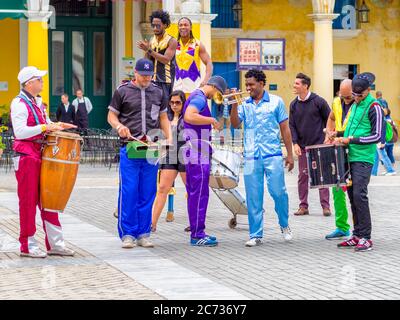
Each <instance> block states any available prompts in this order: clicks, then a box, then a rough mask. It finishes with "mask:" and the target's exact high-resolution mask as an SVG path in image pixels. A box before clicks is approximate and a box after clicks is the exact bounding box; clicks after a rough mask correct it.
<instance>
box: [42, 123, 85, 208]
mask: <svg viewBox="0 0 400 320" xmlns="http://www.w3.org/2000/svg"><path fill="white" fill-rule="evenodd" d="M82 141H83V139H82V138H81V136H79V135H78V134H75V133H70V132H63V131H56V132H53V133H50V134H48V135H47V136H46V143H45V145H44V148H43V152H42V166H41V172H40V202H41V205H42V207H43V208H44V209H45V210H47V211H56V212H62V211H64V209H65V207H66V205H67V202H68V200H69V197H70V195H71V192H72V189H73V187H74V185H75V181H76V176H77V174H78V166H79V160H80V157H81V143H82Z"/></svg>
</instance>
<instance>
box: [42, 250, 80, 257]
mask: <svg viewBox="0 0 400 320" xmlns="http://www.w3.org/2000/svg"><path fill="white" fill-rule="evenodd" d="M47 254H48V255H49V256H66V257H72V256H73V255H74V254H75V251H74V250H71V249H68V248H63V249H52V250H49V251H47Z"/></svg>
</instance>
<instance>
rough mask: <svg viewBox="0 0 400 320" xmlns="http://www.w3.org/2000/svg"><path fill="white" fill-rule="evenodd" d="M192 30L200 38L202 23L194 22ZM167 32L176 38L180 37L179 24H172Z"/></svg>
mask: <svg viewBox="0 0 400 320" xmlns="http://www.w3.org/2000/svg"><path fill="white" fill-rule="evenodd" d="M192 32H193V35H194V37H195V38H197V39H200V24H199V23H193V25H192ZM167 33H168V34H169V35H171V36H173V37H174V38H178V25H177V24H176V23H175V24H171V25H170V27H169V28H168V29H167Z"/></svg>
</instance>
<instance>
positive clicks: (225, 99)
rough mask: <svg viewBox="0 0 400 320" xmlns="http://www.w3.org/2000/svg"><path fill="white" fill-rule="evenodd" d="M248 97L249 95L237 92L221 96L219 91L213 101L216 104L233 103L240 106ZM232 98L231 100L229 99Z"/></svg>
mask: <svg viewBox="0 0 400 320" xmlns="http://www.w3.org/2000/svg"><path fill="white" fill-rule="evenodd" d="M248 97H249V93H247V92H243V91H238V92H234V93H229V94H224V95H223V94H221V93H220V92H219V91H218V92H217V93H216V94H215V95H214V97H213V100H214V102H215V103H216V104H223V105H231V104H234V103H237V104H242V103H243V102H244V101H245V100H246V99H247V98H248ZM230 98H233V99H230Z"/></svg>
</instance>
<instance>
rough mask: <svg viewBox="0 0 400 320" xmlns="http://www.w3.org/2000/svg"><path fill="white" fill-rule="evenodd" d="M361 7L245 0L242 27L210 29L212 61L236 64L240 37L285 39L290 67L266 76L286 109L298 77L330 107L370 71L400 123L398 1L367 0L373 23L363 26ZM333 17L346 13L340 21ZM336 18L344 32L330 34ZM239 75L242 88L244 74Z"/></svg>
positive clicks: (344, 3)
mask: <svg viewBox="0 0 400 320" xmlns="http://www.w3.org/2000/svg"><path fill="white" fill-rule="evenodd" d="M362 2H363V1H346V0H342V1H339V0H336V3H335V1H323V0H320V1H318V0H314V1H311V0H293V1H291V0H268V1H261V0H242V1H241V2H240V3H239V4H240V5H241V6H240V9H241V10H240V11H241V16H242V19H241V25H240V26H239V28H223V27H219V28H213V29H212V53H213V57H212V58H213V62H216V63H235V64H236V62H237V50H236V46H237V39H238V38H250V39H279V38H282V39H285V44H286V47H285V60H286V68H285V70H284V71H266V75H267V81H268V83H269V84H273V86H272V89H275V88H276V90H273V91H272V93H276V94H277V95H280V96H281V97H282V98H283V99H284V101H285V103H286V104H287V105H289V103H290V101H291V100H292V99H293V98H294V96H293V93H292V91H293V90H292V84H293V82H294V78H295V76H296V74H297V73H298V72H303V73H306V74H308V75H310V76H311V78H312V80H313V84H312V90H313V91H315V92H316V93H318V94H320V95H321V96H323V97H325V98H326V99H327V100H328V102H331V101H332V98H333V96H334V92H335V91H336V90H337V89H338V85H339V83H340V79H343V78H345V77H348V76H350V77H352V76H353V75H354V73H355V72H357V73H360V72H366V71H370V72H372V73H374V74H375V75H376V82H375V83H376V85H375V88H374V89H375V90H380V91H382V92H383V97H384V98H385V99H386V100H387V101H388V103H389V107H390V108H391V111H392V115H393V117H394V119H396V120H397V121H399V120H400V85H399V83H400V1H399V0H392V1H380V0H375V1H373V0H366V1H365V2H364V4H365V5H366V7H367V8H368V9H369V12H368V14H369V22H364V23H360V22H359V20H360V19H361V17H360V14H357V11H358V10H360V9H361V7H362V4H363V3H362ZM349 4H350V5H349ZM335 5H336V7H335ZM364 8H365V7H363V9H364ZM357 9H358V10H357ZM338 10H339V11H338ZM335 12H338V13H342V12H343V14H342V15H341V16H339V17H337V18H336V16H337V15H335V14H334V13H335ZM334 18H336V19H335V20H334V21H335V24H339V26H340V27H342V28H341V29H333V30H331V31H330V30H329V28H330V26H332V20H333V19H334ZM321 20H322V21H321ZM323 20H325V21H327V22H326V24H325V25H324V21H323ZM336 20H337V21H336ZM343 26H345V28H346V29H343ZM329 53H331V56H329ZM329 61H332V62H331V63H329ZM240 73H241V84H242V89H244V88H243V84H244V81H243V76H244V72H243V71H241V72H240ZM267 86H268V85H267ZM375 90H373V91H372V93H373V94H374V93H375Z"/></svg>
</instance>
